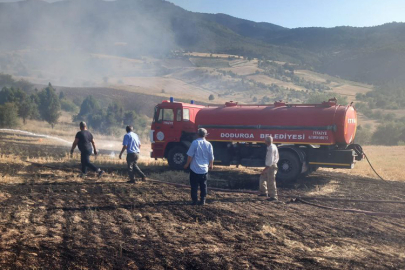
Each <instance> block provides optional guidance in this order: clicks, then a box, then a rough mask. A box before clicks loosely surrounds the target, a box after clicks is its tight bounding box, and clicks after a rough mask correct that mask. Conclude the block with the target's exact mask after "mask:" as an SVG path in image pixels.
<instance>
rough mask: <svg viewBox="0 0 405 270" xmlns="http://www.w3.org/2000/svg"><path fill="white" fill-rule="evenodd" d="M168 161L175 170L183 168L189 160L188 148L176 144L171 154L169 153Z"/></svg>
mask: <svg viewBox="0 0 405 270" xmlns="http://www.w3.org/2000/svg"><path fill="white" fill-rule="evenodd" d="M167 161H168V162H169V166H170V168H172V169H175V170H181V169H183V167H184V165H185V164H186V162H187V150H186V148H184V147H183V146H175V147H173V148H172V149H170V151H169V154H168V155H167Z"/></svg>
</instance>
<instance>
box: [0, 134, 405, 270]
mask: <svg viewBox="0 0 405 270" xmlns="http://www.w3.org/2000/svg"><path fill="white" fill-rule="evenodd" d="M0 135H1V136H0V149H1V154H0V209H1V211H0V232H1V233H0V268H1V269H303V268H305V269H403V268H405V246H404V243H405V222H404V221H405V217H401V216H398V215H396V216H389V215H382V216H373V215H366V214H364V213H352V212H343V211H340V210H330V209H323V208H320V207H316V206H313V205H308V204H305V203H302V202H299V201H294V200H293V201H291V197H298V196H312V197H317V198H346V199H358V200H374V201H375V200H391V201H405V182H403V181H394V180H391V181H382V180H375V179H371V178H366V177H361V176H352V175H349V174H345V173H340V172H326V171H320V172H317V173H315V174H313V175H312V176H311V177H307V178H305V179H301V180H299V181H298V182H297V183H296V184H293V185H288V186H286V185H284V186H280V188H279V194H280V195H281V196H282V197H281V198H280V199H281V201H282V202H281V203H272V202H268V201H266V200H264V199H262V198H261V197H258V196H256V195H254V194H247V193H231V192H219V191H214V190H211V191H209V196H208V204H207V205H205V206H191V205H188V203H189V190H188V189H187V188H182V187H177V186H173V185H168V184H163V183H159V182H154V181H151V180H149V181H148V182H144V183H140V184H136V185H133V184H127V183H126V180H127V179H126V177H125V170H124V164H123V162H118V161H116V160H110V159H109V157H107V156H105V157H103V156H101V157H99V158H98V159H97V161H96V163H99V164H101V165H102V166H104V167H105V168H107V171H108V173H107V174H106V175H105V176H104V177H103V178H101V179H97V178H96V177H95V176H91V175H90V176H89V177H88V178H87V179H81V178H79V177H78V173H79V171H78V169H77V168H78V166H77V165H78V164H77V162H78V159H77V157H76V159H74V160H73V161H72V160H69V159H67V158H66V157H65V153H66V148H63V147H57V146H52V145H41V144H38V143H34V141H31V140H30V139H29V138H27V137H19V138H18V139H19V140H17V139H16V138H9V137H7V136H4V134H0ZM41 143H43V142H41ZM27 157H31V159H29V160H26V158H27ZM27 161H29V162H27ZM30 162H34V163H35V164H32V163H30ZM38 163H39V165H38ZM46 166H48V167H46ZM142 168H143V169H144V170H145V172H146V173H147V174H148V175H149V176H151V178H153V179H158V180H161V181H169V182H178V183H184V182H186V179H187V174H186V173H184V172H173V171H168V170H167V168H166V167H165V166H164V165H163V164H161V165H159V164H149V166H146V165H145V164H144V165H143V166H142ZM258 173H259V170H257V169H255V170H250V169H236V168H221V167H217V168H216V169H215V170H214V171H213V172H212V174H211V179H212V180H210V182H209V186H218V187H226V188H241V187H242V188H246V189H256V188H257V186H258ZM310 202H311V203H315V204H316V205H321V206H328V207H333V208H338V209H360V210H365V211H372V212H380V213H396V214H405V205H404V204H395V203H381V202H380V203H376V202H348V201H323V200H310Z"/></svg>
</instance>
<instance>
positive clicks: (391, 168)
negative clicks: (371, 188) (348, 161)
mask: <svg viewBox="0 0 405 270" xmlns="http://www.w3.org/2000/svg"><path fill="white" fill-rule="evenodd" d="M363 150H364V152H365V153H366V155H367V156H368V158H369V160H370V162H371V164H372V165H373V167H374V169H375V170H376V171H377V172H378V174H380V175H381V177H383V178H384V179H385V180H396V181H398V180H400V181H405V172H404V163H405V146H372V145H370V146H364V147H363ZM322 170H323V171H335V172H342V173H346V174H349V175H358V176H364V177H370V178H376V179H377V178H378V176H376V175H375V173H374V172H373V170H372V169H371V167H370V166H369V164H368V162H367V161H366V160H363V161H361V162H357V163H356V164H355V167H354V169H352V170H344V169H322Z"/></svg>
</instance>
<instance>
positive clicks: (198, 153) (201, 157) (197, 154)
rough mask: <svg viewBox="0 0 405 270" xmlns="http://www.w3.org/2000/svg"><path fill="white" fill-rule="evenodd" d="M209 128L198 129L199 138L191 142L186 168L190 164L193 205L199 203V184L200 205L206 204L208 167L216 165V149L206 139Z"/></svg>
mask: <svg viewBox="0 0 405 270" xmlns="http://www.w3.org/2000/svg"><path fill="white" fill-rule="evenodd" d="M205 136H207V130H206V129H204V128H199V129H198V137H199V138H198V139H196V140H194V141H193V142H192V143H191V146H190V148H189V149H188V152H187V155H188V158H187V163H186V165H184V169H187V168H188V166H190V186H191V200H192V203H191V204H192V205H196V204H197V199H198V186H200V198H201V200H200V203H199V204H200V205H204V204H205V197H206V196H207V175H208V169H210V170H212V169H213V167H214V150H213V148H212V145H211V143H210V142H209V141H207V140H206V139H205Z"/></svg>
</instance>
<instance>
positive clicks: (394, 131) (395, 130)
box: [371, 123, 403, 145]
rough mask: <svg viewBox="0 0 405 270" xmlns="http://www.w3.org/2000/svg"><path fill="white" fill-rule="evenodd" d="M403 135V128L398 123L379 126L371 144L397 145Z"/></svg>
mask: <svg viewBox="0 0 405 270" xmlns="http://www.w3.org/2000/svg"><path fill="white" fill-rule="evenodd" d="M402 134H403V126H401V125H398V124H397V123H388V124H384V125H379V126H378V128H377V130H376V131H375V132H374V134H373V136H372V137H371V142H372V143H373V144H378V145H397V144H398V142H399V140H400V139H401V136H402Z"/></svg>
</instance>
